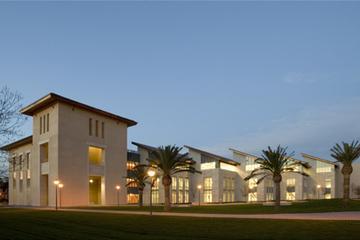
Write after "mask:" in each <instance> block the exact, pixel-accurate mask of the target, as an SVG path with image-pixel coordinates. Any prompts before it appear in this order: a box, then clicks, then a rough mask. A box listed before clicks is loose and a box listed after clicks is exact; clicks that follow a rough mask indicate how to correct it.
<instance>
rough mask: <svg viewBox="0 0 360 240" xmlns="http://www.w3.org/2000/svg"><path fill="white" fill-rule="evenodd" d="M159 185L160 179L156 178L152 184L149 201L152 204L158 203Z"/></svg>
mask: <svg viewBox="0 0 360 240" xmlns="http://www.w3.org/2000/svg"><path fill="white" fill-rule="evenodd" d="M159 183H160V179H159V178H157V179H156V180H155V182H154V186H153V187H152V195H151V200H152V202H153V203H155V204H156V203H159V202H160V198H159Z"/></svg>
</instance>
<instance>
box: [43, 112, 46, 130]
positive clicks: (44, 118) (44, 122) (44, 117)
mask: <svg viewBox="0 0 360 240" xmlns="http://www.w3.org/2000/svg"><path fill="white" fill-rule="evenodd" d="M45 120H46V115H44V116H43V131H42V132H43V133H45V130H46V128H45V124H46V121H45Z"/></svg>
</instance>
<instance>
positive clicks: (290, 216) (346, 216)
mask: <svg viewBox="0 0 360 240" xmlns="http://www.w3.org/2000/svg"><path fill="white" fill-rule="evenodd" d="M36 209H39V210H49V209H47V208H36ZM51 210H54V209H53V208H52V209H51ZM59 211H65V212H88V213H110V214H126V215H150V213H149V212H142V211H120V210H119V211H117V210H90V209H59ZM153 215H154V216H173V217H199V218H233V219H279V220H280V219H282V220H336V221H360V211H359V212H324V213H281V214H212V213H178V212H153Z"/></svg>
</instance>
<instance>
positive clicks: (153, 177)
mask: <svg viewBox="0 0 360 240" xmlns="http://www.w3.org/2000/svg"><path fill="white" fill-rule="evenodd" d="M147 174H148V176H149V177H150V178H151V186H150V215H152V189H153V187H154V183H155V174H156V172H155V171H154V170H153V169H149V170H148V172H147Z"/></svg>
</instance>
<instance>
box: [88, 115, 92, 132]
mask: <svg viewBox="0 0 360 240" xmlns="http://www.w3.org/2000/svg"><path fill="white" fill-rule="evenodd" d="M89 135H90V136H91V135H92V119H91V118H89Z"/></svg>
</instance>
